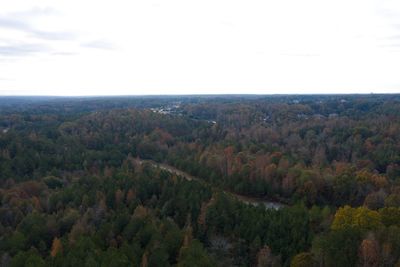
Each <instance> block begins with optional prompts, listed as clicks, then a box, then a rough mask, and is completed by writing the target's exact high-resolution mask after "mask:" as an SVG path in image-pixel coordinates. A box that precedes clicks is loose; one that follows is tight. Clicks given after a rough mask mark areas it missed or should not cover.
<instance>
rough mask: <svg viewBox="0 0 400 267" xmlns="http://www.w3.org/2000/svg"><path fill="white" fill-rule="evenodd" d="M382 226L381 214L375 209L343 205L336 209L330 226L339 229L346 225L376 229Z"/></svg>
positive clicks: (363, 228) (362, 228)
mask: <svg viewBox="0 0 400 267" xmlns="http://www.w3.org/2000/svg"><path fill="white" fill-rule="evenodd" d="M382 226H383V224H382V220H381V215H380V214H379V213H378V212H377V211H374V210H370V209H368V208H366V207H358V208H352V207H350V206H344V207H342V208H339V209H338V210H337V211H336V214H335V218H334V220H333V222H332V225H331V228H332V229H333V230H339V229H343V228H346V227H356V228H359V229H361V230H376V229H378V228H380V227H382Z"/></svg>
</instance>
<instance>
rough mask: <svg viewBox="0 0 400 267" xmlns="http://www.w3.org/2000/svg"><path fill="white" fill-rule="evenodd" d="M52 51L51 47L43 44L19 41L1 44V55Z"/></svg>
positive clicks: (12, 55) (21, 54)
mask: <svg viewBox="0 0 400 267" xmlns="http://www.w3.org/2000/svg"><path fill="white" fill-rule="evenodd" d="M50 51H51V49H50V48H49V47H47V46H46V45H42V44H33V43H32V44H31V43H19V44H6V45H0V56H11V57H18V56H26V55H29V54H35V53H41V52H50Z"/></svg>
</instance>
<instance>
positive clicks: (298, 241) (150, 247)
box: [0, 95, 400, 267]
mask: <svg viewBox="0 0 400 267" xmlns="http://www.w3.org/2000/svg"><path fill="white" fill-rule="evenodd" d="M270 202H279V203H280V204H279V205H277V204H276V203H275V204H273V203H272V204H271V203H270ZM0 203H1V206H0V260H1V263H0V265H1V266H74V267H75V266H358V265H360V266H395V265H396V264H400V259H399V258H400V97H399V96H397V95H393V96H387V95H364V96H363V95H359V96H329V95H327V96H270V97H262V96H214V97H211V96H204V97H196V96H186V97H175V96H174V97H142V98H139V97H131V98H130V97H125V98H123V97H115V98H76V99H69V98H13V97H10V98H3V99H0ZM271 205H272V206H271ZM274 205H277V206H274ZM270 207H275V208H277V209H275V208H270Z"/></svg>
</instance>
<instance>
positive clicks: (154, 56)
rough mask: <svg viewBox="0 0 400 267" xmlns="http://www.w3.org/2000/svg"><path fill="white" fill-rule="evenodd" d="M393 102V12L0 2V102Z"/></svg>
mask: <svg viewBox="0 0 400 267" xmlns="http://www.w3.org/2000/svg"><path fill="white" fill-rule="evenodd" d="M371 92H374V93H400V1H399V0H374V1H372V0H332V1H324V0H301V1H300V0H282V1H277V0H271V1H268V0H246V1H244V0H242V1H237V0H201V1H192V0H142V1H135V0H126V1H125V0H114V1H106V0H103V1H101V0H84V1H82V0H79V1H78V0H76V1H75V0H57V1H54V0H48V1H41V0H21V1H1V2H0V94H1V95H108V94H113V95H127V94H129V95H131V94H138V95H147V94H210V93H224V94H226V93H256V94H276V93H371Z"/></svg>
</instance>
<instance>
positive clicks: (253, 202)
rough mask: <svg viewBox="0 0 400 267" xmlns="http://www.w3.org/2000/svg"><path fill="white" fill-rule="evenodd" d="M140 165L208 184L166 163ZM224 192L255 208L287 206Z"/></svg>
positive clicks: (152, 162) (150, 161) (143, 161)
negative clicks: (261, 206) (148, 165)
mask: <svg viewBox="0 0 400 267" xmlns="http://www.w3.org/2000/svg"><path fill="white" fill-rule="evenodd" d="M138 162H139V164H143V163H145V162H147V163H150V164H151V165H152V166H154V167H156V168H160V169H162V170H165V171H168V172H170V173H174V174H176V175H178V176H182V177H184V178H185V179H186V180H188V181H192V180H196V181H199V182H201V183H206V182H205V181H204V180H202V179H200V178H198V177H195V176H193V175H190V174H189V173H187V172H184V171H182V170H179V169H177V168H175V167H173V166H171V165H168V164H165V163H157V162H155V161H152V160H141V159H140V160H138ZM223 192H224V193H225V194H227V195H230V196H233V197H234V198H236V199H237V200H239V201H241V202H243V203H246V204H251V205H254V206H257V205H260V204H261V205H264V206H265V208H266V209H275V210H279V209H281V208H283V207H285V206H286V204H284V203H281V202H276V201H269V200H266V199H263V198H255V197H248V196H243V195H240V194H237V193H233V192H229V191H227V190H223Z"/></svg>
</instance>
